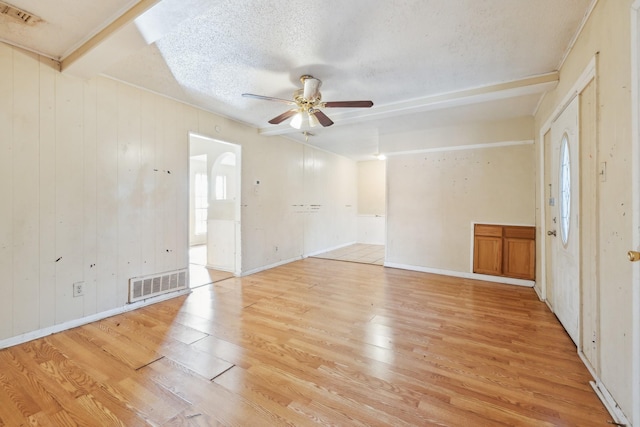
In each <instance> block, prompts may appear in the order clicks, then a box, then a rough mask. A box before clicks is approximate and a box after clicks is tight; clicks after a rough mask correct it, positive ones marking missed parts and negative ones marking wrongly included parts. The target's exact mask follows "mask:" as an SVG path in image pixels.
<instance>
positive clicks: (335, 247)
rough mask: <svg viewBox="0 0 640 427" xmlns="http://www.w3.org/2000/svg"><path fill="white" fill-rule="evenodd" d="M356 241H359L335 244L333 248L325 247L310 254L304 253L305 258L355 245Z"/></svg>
mask: <svg viewBox="0 0 640 427" xmlns="http://www.w3.org/2000/svg"><path fill="white" fill-rule="evenodd" d="M356 243H357V242H349V243H344V244H342V245H338V246H334V247H332V248H325V249H321V250H319V251H315V252H310V253H308V254H304V255H303V258H309V257H312V256H316V255H320V254H323V253H325V252H331V251H335V250H336V249H342V248H344V247H347V246H351V245H355V244H356Z"/></svg>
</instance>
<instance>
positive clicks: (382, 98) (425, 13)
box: [0, 0, 594, 159]
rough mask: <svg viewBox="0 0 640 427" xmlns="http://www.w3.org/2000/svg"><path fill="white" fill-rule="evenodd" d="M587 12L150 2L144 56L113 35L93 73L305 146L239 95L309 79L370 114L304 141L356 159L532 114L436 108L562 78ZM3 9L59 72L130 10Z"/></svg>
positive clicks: (466, 4) (580, 8) (5, 35)
mask: <svg viewBox="0 0 640 427" xmlns="http://www.w3.org/2000/svg"><path fill="white" fill-rule="evenodd" d="M593 1H594V0H535V1H527V0H447V1H444V0H387V1H382V0H378V1H373V0H349V1H343V0H326V1H323V2H309V1H300V0H289V1H266V0H216V1H210V0H162V1H157V2H153V1H152V2H151V5H152V6H153V7H151V8H150V9H149V10H148V11H147V12H146V13H144V14H142V15H141V16H139V17H138V19H136V21H135V23H131V24H130V26H134V27H135V30H136V31H135V34H138V36H140V35H141V36H142V37H141V39H144V43H140V42H139V41H137V42H135V43H134V42H131V41H130V40H128V39H127V37H130V36H127V37H124V36H122V34H120V36H118V34H117V33H116V32H114V34H113V35H112V37H111V38H112V40H111V42H112V46H111V47H110V48H109V49H105V50H104V52H114V51H118V52H120V54H118V55H116V54H109V53H107V54H103V56H108V57H109V59H110V61H109V63H107V64H105V65H103V66H102V65H101V69H96V70H93V71H92V72H94V73H102V74H106V75H108V76H111V77H114V78H116V79H118V80H121V81H125V82H129V83H131V84H134V85H137V86H140V87H144V88H147V89H150V90H152V91H155V92H159V93H164V94H167V95H168V96H171V97H173V98H175V99H179V100H183V101H185V102H188V103H191V104H194V105H197V106H200V107H202V108H205V109H207V110H210V111H214V112H218V113H220V114H222V115H224V116H227V117H231V118H234V119H236V120H239V121H241V122H244V123H247V124H250V125H252V126H255V127H257V128H259V129H261V131H263V132H267V133H273V134H276V133H280V134H285V135H287V136H289V137H293V138H297V139H299V140H303V139H304V137H302V136H301V135H300V133H299V132H296V133H290V132H292V131H291V128H290V127H289V126H287V125H281V126H279V127H273V126H272V125H269V124H268V123H267V121H268V120H269V119H271V118H272V117H274V116H276V115H278V114H280V113H282V112H284V111H285V110H287V109H288V107H287V106H286V105H284V104H279V103H275V102H267V101H261V100H255V99H248V98H243V97H241V94H242V93H244V92H250V93H256V94H261V95H267V96H274V97H280V98H287V99H289V98H291V95H292V93H293V91H294V90H295V89H296V88H298V87H299V86H300V82H299V80H298V79H299V77H300V75H302V74H312V75H314V76H315V77H317V78H319V79H321V80H322V81H323V85H322V87H321V91H322V98H323V100H324V101H340V100H361V99H370V100H373V101H374V103H375V105H374V107H373V108H372V109H369V110H366V111H365V110H353V109H351V110H350V111H349V110H347V111H344V110H342V109H340V110H338V109H326V110H325V113H327V114H328V115H329V116H330V117H331V118H332V119H334V121H335V122H336V125H334V126H332V127H331V128H326V129H314V133H316V134H317V136H316V137H312V138H311V139H310V140H309V143H311V144H317V145H318V146H321V147H323V148H325V149H328V150H332V151H336V152H339V153H341V154H345V155H348V156H350V157H352V158H357V159H358V158H359V159H361V158H365V157H363V156H364V155H365V153H370V149H371V146H372V144H375V141H377V140H378V138H379V136H380V135H382V134H389V133H392V132H397V131H400V130H402V131H407V130H411V129H419V128H421V127H422V128H424V127H425V126H438V125H441V124H442V123H445V122H450V121H452V120H453V119H452V118H455V120H458V121H464V120H496V119H499V118H503V117H507V116H514V115H515V114H520V115H530V114H532V113H533V111H534V109H535V106H536V105H537V102H538V100H539V98H540V96H541V94H542V91H543V90H544V89H545V86H540V87H538V88H537V90H535V89H531V87H533V86H535V85H533V86H531V87H529V89H527V87H528V83H523V84H522V87H521V88H520V89H522V90H520V91H518V90H516V91H513V92H510V93H509V95H508V96H506V95H504V94H502V95H498V96H495V97H493V98H492V97H489V98H490V101H491V102H489V103H481V102H478V100H477V99H473V100H471V98H473V97H469V99H470V100H469V102H464V100H463V101H462V102H458V105H457V106H455V105H454V106H451V105H448V104H445V105H443V106H442V108H435V107H433V105H434V103H433V99H434V97H437V96H442V95H443V94H449V95H450V96H451V97H453V98H456V96H457V95H456V94H460V93H466V92H465V91H467V92H468V91H469V90H472V89H474V88H481V87H495V86H496V85H498V84H501V83H504V82H513V81H520V80H522V79H526V78H529V77H531V76H539V75H544V74H546V73H550V72H553V71H555V70H557V68H558V66H559V64H560V63H561V61H562V59H563V56H564V55H565V53H566V51H567V49H568V48H569V44H570V42H571V40H572V38H573V37H574V36H575V34H576V32H577V31H578V29H579V26H580V24H581V22H582V21H583V19H584V17H585V14H586V13H587V12H588V11H589V10H590V7H592V3H593ZM11 3H12V4H14V5H15V6H18V7H21V8H24V9H25V10H27V11H29V12H31V13H34V14H36V15H38V16H40V17H41V18H42V19H43V20H44V22H42V23H39V24H36V25H35V26H33V27H26V26H21V25H19V24H13V23H9V21H8V20H7V19H6V18H2V16H1V15H0V38H1V39H4V40H8V41H10V42H12V43H14V44H18V45H21V46H24V47H27V48H29V49H32V50H35V51H38V52H41V53H44V54H46V55H48V56H51V57H54V58H61V59H63V60H64V57H65V56H66V55H68V54H69V53H70V52H72V51H73V49H75V48H76V47H78V46H79V45H81V44H82V43H83V42H85V41H86V40H88V38H89V37H90V36H91V35H93V34H94V33H95V32H96V31H97V30H98V29H101V28H103V27H105V26H106V25H107V24H108V23H110V22H111V21H113V20H114V18H115V17H116V16H118V15H119V14H122V13H123V12H124V11H125V10H126V9H127V8H129V7H131V6H132V5H133V4H134V3H136V2H132V1H131V0H109V1H107V0H101V1H99V2H88V1H86V0H59V1H56V2H42V1H39V0H12V2H11ZM53 3H55V5H54V4H53ZM2 19H4V21H3V20H2ZM123 34H124V32H123ZM127 34H128V33H127ZM131 46H142V47H140V48H138V47H136V48H135V49H133V48H132V47H131ZM103 47H104V46H103ZM96 52H98V53H99V52H100V46H98V47H97V48H96ZM94 62H95V61H94ZM63 64H64V62H63ZM517 86H518V84H516V85H515V87H516V88H517ZM493 91H494V89H488V90H487V92H488V93H491V92H493ZM496 91H497V89H496ZM460 98H461V99H462V98H465V96H460ZM444 107H446V108H444ZM272 128H273V129H272Z"/></svg>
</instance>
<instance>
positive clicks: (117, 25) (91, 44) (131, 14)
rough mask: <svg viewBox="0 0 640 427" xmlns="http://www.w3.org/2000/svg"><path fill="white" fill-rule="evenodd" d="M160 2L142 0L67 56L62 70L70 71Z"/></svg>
mask: <svg viewBox="0 0 640 427" xmlns="http://www.w3.org/2000/svg"><path fill="white" fill-rule="evenodd" d="M160 1H161V0H140V1H139V2H138V3H136V4H135V5H134V6H132V7H131V8H130V9H128V10H127V11H126V12H125V13H123V14H122V15H120V16H119V17H117V18H116V19H115V20H114V21H113V22H111V23H110V24H109V25H107V26H106V27H104V28H103V29H102V30H100V31H99V32H98V33H96V34H95V35H94V36H93V37H91V38H90V39H89V40H87V41H86V42H84V43H83V44H82V45H80V46H79V47H78V48H76V49H74V50H73V51H72V52H71V53H69V54H67V55H65V56H64V57H63V58H62V59H61V61H60V64H61V66H60V67H61V70H62V71H66V70H68V69H69V68H70V67H71V66H72V65H74V64H76V63H77V62H79V61H80V60H81V59H82V58H84V57H86V56H87V54H88V53H90V52H91V51H93V50H95V49H96V48H98V47H99V46H100V45H102V44H103V43H104V42H105V41H106V40H107V39H108V38H109V37H111V36H113V35H114V34H115V33H117V32H118V31H120V30H122V29H123V28H125V27H126V26H127V25H129V24H131V23H133V21H134V20H135V19H136V18H137V17H139V16H140V15H142V14H143V13H145V12H146V11H147V10H149V9H150V8H152V7H153V6H155V5H156V4H158V3H159V2H160Z"/></svg>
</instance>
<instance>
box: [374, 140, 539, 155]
mask: <svg viewBox="0 0 640 427" xmlns="http://www.w3.org/2000/svg"><path fill="white" fill-rule="evenodd" d="M534 142H535V141H534V140H533V139H524V140H521V141H501V142H487V143H484V144H469V145H456V146H453V147H435V148H423V149H419V150H407V151H394V152H391V153H385V154H386V156H387V157H395V156H402V155H406V154H423V153H441V152H445V151H462V150H483V149H487V148H501V147H512V146H519V145H531V144H533V143H534Z"/></svg>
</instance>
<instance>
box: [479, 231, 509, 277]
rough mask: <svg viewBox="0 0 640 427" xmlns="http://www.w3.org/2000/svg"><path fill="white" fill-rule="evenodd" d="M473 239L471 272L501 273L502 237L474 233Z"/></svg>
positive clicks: (498, 274)
mask: <svg viewBox="0 0 640 427" xmlns="http://www.w3.org/2000/svg"><path fill="white" fill-rule="evenodd" d="M474 240H475V242H474V244H475V250H474V254H473V272H474V273H479V274H492V275H497V276H500V275H502V237H497V236H478V235H476V236H475V238H474Z"/></svg>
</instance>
